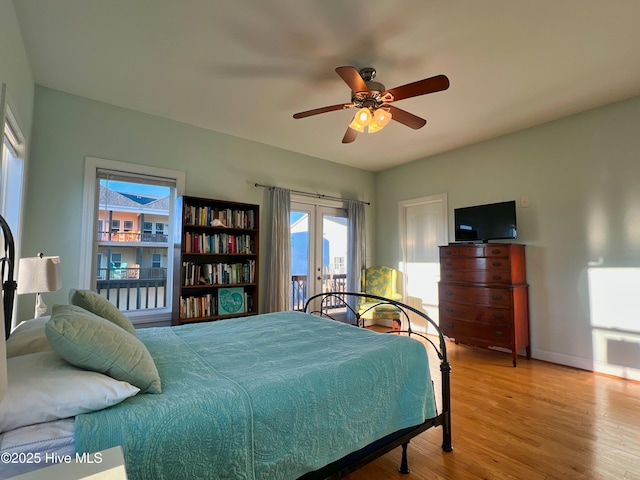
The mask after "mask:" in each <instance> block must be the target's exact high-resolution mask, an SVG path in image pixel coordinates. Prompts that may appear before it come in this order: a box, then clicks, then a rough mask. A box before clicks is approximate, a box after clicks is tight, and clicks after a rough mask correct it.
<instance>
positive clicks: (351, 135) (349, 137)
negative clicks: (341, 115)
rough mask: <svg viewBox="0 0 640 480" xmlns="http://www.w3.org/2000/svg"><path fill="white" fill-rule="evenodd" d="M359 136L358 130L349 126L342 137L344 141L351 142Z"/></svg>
mask: <svg viewBox="0 0 640 480" xmlns="http://www.w3.org/2000/svg"><path fill="white" fill-rule="evenodd" d="M357 136H358V132H357V131H356V130H354V129H353V128H351V127H347V131H346V132H345V133H344V137H342V143H351V142H353V141H354V140H355V139H356V137H357Z"/></svg>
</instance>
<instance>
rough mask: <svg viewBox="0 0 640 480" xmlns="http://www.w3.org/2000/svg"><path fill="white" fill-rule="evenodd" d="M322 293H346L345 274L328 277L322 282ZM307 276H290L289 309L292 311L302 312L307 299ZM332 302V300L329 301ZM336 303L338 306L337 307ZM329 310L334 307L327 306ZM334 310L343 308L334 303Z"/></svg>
mask: <svg viewBox="0 0 640 480" xmlns="http://www.w3.org/2000/svg"><path fill="white" fill-rule="evenodd" d="M322 291H324V292H346V291H347V275H346V274H345V273H341V274H335V275H330V276H327V277H325V278H323V280H322ZM308 293H309V292H308V283H307V275H292V276H291V307H292V310H304V304H305V302H306V301H307V299H308V298H309V294H308ZM329 301H334V300H329ZM338 303H339V304H340V305H338ZM327 306H328V307H329V308H331V307H332V306H334V305H331V304H329V305H327ZM335 306H336V308H338V307H343V306H344V304H343V303H342V302H336V305H335Z"/></svg>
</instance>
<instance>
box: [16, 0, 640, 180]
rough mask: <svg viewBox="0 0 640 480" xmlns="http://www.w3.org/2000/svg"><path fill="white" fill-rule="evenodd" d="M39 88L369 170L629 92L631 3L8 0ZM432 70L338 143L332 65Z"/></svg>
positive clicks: (387, 75)
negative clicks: (435, 80)
mask: <svg viewBox="0 0 640 480" xmlns="http://www.w3.org/2000/svg"><path fill="white" fill-rule="evenodd" d="M14 3H15V7H16V11H17V14H18V18H19V22H20V27H21V30H22V34H23V36H24V41H25V45H26V49H27V53H28V56H29V59H30V62H31V66H32V69H33V75H34V79H35V81H36V83H38V84H39V85H44V86H46V87H50V88H54V89H57V90H62V91H64V92H69V93H73V94H76V95H81V96H84V97H88V98H91V99H95V100H99V101H102V102H107V103H110V104H114V105H118V106H122V107H126V108H131V109H134V110H138V111H141V112H146V113H150V114H153V115H158V116H161V117H166V118H171V119H175V120H178V121H181V122H184V123H187V124H191V125H196V126H199V127H203V128H206V129H210V130H215V131H219V132H223V133H226V134H229V135H234V136H237V137H242V138H246V139H249V140H254V141H256V142H261V143H265V144H268V145H273V146H276V147H280V148H283V149H286V150H291V151H294V152H299V153H302V154H306V155H310V156H313V157H317V158H322V159H326V160H330V161H333V162H338V163H342V164H345V165H351V166H354V167H358V168H363V169H367V170H371V171H379V170H383V169H385V168H388V167H391V166H394V165H400V164H402V163H406V162H410V161H412V160H415V159H419V158H425V157H428V156H430V155H433V154H436V153H440V152H444V151H447V150H451V149H454V148H458V147H461V146H464V145H469V144H471V143H475V142H478V141H482V140H485V139H488V138H492V137H496V136H499V135H503V134H505V133H509V132H513V131H517V130H521V129H523V128H527V127H530V126H533V125H537V124H540V123H544V122H547V121H550V120H554V119H557V118H560V117H564V116H566V115H570V114H573V113H577V112H580V111H584V110H588V109H591V108H594V107H598V106H601V105H605V104H608V103H611V102H615V101H618V100H622V99H626V98H629V97H632V96H636V95H639V94H640V61H639V60H640V27H639V21H640V1H638V0H535V1H532V0H484V1H479V0H449V1H443V0H439V1H436V0H393V1H389V0H385V1H381V0H367V1H361V0H341V1H338V0H333V1H330V0H179V1H178V0H55V1H52V0H14ZM341 65H352V66H354V67H356V68H358V69H360V68H362V67H365V66H372V67H374V68H376V70H377V72H378V76H377V77H376V80H377V81H380V82H382V83H383V84H384V85H385V86H386V87H387V88H392V87H396V86H399V85H404V84H406V83H410V82H413V81H416V80H420V79H423V78H427V77H431V76H434V75H438V74H445V75H447V76H448V77H449V80H450V82H451V86H450V88H449V89H448V90H446V91H444V92H439V93H433V94H429V95H425V96H422V97H416V98H410V99H405V100H402V101H399V102H397V103H395V105H396V106H398V107H399V108H402V109H404V110H407V111H409V112H411V113H413V114H415V115H418V116H420V117H423V118H425V119H426V120H427V125H426V126H425V127H423V128H422V129H420V130H412V129H410V128H407V127H406V126H404V125H402V124H400V123H397V122H391V123H390V124H389V125H388V126H387V127H386V128H385V129H384V130H383V131H381V132H378V133H375V134H360V135H359V136H358V138H357V140H356V141H355V142H354V143H351V144H347V145H344V144H342V143H341V139H342V136H343V134H344V132H345V130H346V128H347V125H348V123H349V121H350V120H351V117H352V115H353V110H352V109H349V110H348V111H335V112H330V113H325V114H322V115H317V116H314V117H309V118H305V119H300V120H294V119H293V118H292V115H293V114H294V113H296V112H298V111H303V110H309V109H312V108H317V107H323V106H326V105H333V104H338V103H342V102H348V101H349V100H350V91H349V88H348V87H347V85H346V84H345V83H344V82H343V81H342V80H341V79H340V77H338V75H337V74H336V73H335V71H334V69H335V67H337V66H341Z"/></svg>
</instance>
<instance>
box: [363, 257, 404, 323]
mask: <svg viewBox="0 0 640 480" xmlns="http://www.w3.org/2000/svg"><path fill="white" fill-rule="evenodd" d="M397 281H398V271H397V270H395V269H393V268H390V267H385V266H374V267H368V268H365V269H364V270H363V275H362V291H363V292H364V293H370V294H372V295H378V296H381V297H385V298H388V299H391V300H401V299H402V296H401V295H400V294H399V293H397V291H396V283H397ZM358 313H359V314H360V318H361V319H362V320H363V323H364V321H365V320H374V321H376V320H391V322H392V323H391V324H392V327H393V329H394V330H400V326H401V320H400V311H399V310H398V309H397V308H396V307H394V306H393V305H380V304H379V302H377V301H374V300H370V299H365V300H364V302H363V303H361V304H360V305H359V306H358Z"/></svg>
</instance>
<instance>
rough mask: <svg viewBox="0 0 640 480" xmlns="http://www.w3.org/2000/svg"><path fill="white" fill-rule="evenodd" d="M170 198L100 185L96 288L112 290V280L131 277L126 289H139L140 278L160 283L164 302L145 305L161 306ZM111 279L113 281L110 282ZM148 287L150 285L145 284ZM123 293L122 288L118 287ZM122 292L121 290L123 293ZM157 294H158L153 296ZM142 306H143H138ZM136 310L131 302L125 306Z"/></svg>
mask: <svg viewBox="0 0 640 480" xmlns="http://www.w3.org/2000/svg"><path fill="white" fill-rule="evenodd" d="M168 234H169V197H168V196H167V197H163V198H154V197H150V196H144V195H139V194H136V193H121V192H116V191H114V190H111V189H110V188H108V187H107V186H106V185H103V184H101V185H100V204H99V212H98V239H99V240H98V251H97V258H96V278H97V283H98V285H97V290H98V291H100V290H104V289H107V290H110V289H111V288H113V285H112V284H113V281H119V282H120V283H121V281H122V280H131V283H132V284H131V285H128V286H127V289H126V290H127V291H129V290H132V289H137V288H139V285H135V286H134V285H133V284H134V283H135V282H136V281H137V280H140V281H143V280H144V281H149V280H153V281H154V283H156V282H157V281H158V280H160V281H161V282H162V284H161V285H157V283H156V285H154V287H155V286H160V288H161V289H162V291H161V295H160V297H161V299H162V300H161V301H159V302H158V301H156V302H155V304H154V305H147V304H146V302H145V307H146V308H149V307H150V306H151V307H154V306H155V307H162V306H164V304H165V303H166V300H165V299H164V287H165V285H166V277H167V263H168V253H169V252H168V249H169V241H168V240H169V238H168ZM109 282H111V283H109ZM142 287H143V288H148V287H149V285H147V284H144V285H142ZM118 292H120V290H118ZM121 293H122V292H120V294H121ZM154 297H155V295H154ZM138 308H140V307H138ZM126 309H127V310H130V309H133V307H132V306H131V305H129V306H128V308H126Z"/></svg>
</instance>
